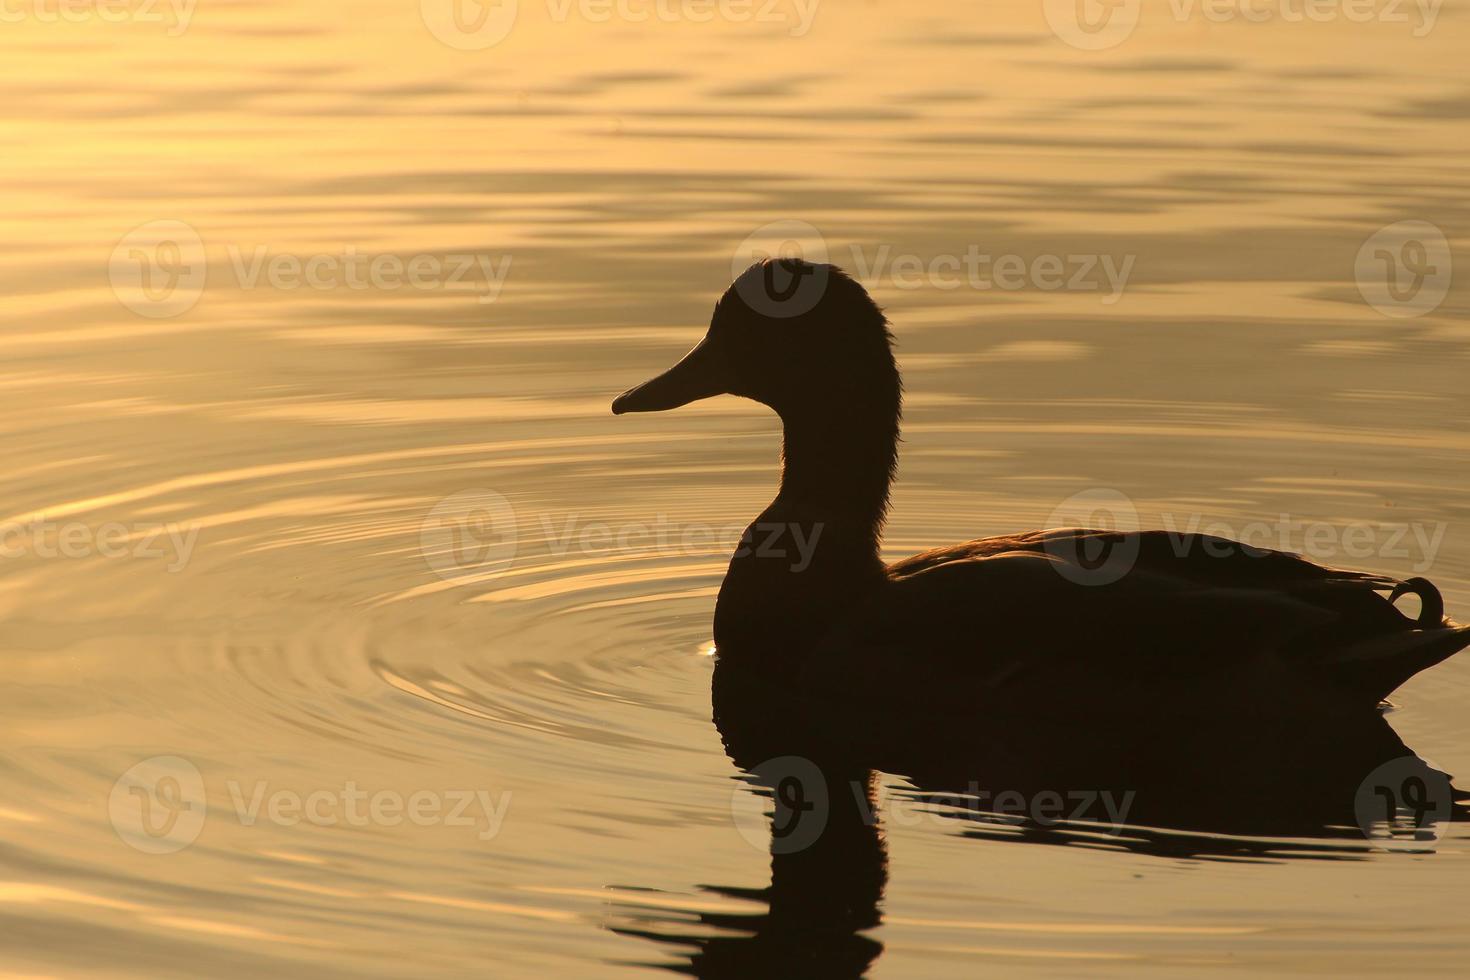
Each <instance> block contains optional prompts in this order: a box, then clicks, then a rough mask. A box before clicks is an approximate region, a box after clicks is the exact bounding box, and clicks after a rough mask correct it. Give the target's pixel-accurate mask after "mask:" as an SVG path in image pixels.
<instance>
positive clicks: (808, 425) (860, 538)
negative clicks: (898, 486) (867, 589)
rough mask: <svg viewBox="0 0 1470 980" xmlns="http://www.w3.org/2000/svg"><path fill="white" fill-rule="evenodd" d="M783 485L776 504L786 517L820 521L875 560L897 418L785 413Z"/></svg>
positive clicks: (894, 462) (826, 530)
mask: <svg viewBox="0 0 1470 980" xmlns="http://www.w3.org/2000/svg"><path fill="white" fill-rule="evenodd" d="M782 421H783V425H784V438H783V442H782V446H781V464H782V465H781V490H780V493H779V494H778V495H777V497H776V500H775V502H774V503H773V504H772V509H773V510H779V511H780V516H781V517H782V519H784V520H789V521H799V522H802V523H812V524H817V525H821V526H822V528H823V531H822V533H823V534H824V535H826V534H832V535H834V536H840V538H841V541H840V542H836V543H840V544H842V545H843V546H844V547H843V551H844V552H845V553H847V555H848V556H849V557H851V556H852V552H853V551H854V550H858V551H861V552H862V553H864V555H865V556H866V555H870V556H871V557H872V558H873V559H874V560H876V559H877V556H878V548H879V545H880V543H881V540H882V534H883V521H884V518H885V517H886V515H887V513H888V491H889V485H890V484H891V483H892V481H893V473H894V469H895V467H896V466H897V462H898V420H897V418H895V417H892V416H879V417H876V418H867V419H864V418H860V417H853V416H851V415H848V416H843V417H836V416H819V417H797V418H783V420H782Z"/></svg>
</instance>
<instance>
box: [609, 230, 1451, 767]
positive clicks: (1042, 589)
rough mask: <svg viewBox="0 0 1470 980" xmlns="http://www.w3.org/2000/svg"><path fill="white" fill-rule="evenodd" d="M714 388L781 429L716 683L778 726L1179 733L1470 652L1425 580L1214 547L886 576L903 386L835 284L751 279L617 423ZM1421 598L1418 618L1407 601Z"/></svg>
mask: <svg viewBox="0 0 1470 980" xmlns="http://www.w3.org/2000/svg"><path fill="white" fill-rule="evenodd" d="M718 394H734V395H739V396H742V397H745V398H750V399H754V400H755V401H757V402H760V403H762V404H764V405H767V406H769V407H770V408H772V409H774V410H775V412H776V413H777V414H778V415H779V416H780V418H781V421H782V423H783V427H784V445H783V451H782V473H781V485H780V491H779V492H778V494H777V495H776V499H775V500H774V501H772V502H771V504H770V506H769V507H767V508H766V510H765V511H764V512H763V513H762V514H761V515H760V516H759V517H758V518H757V519H756V521H755V522H754V523H753V524H751V526H750V527H749V528H748V529H747V531H746V534H745V537H744V539H743V540H742V543H741V546H740V548H739V549H738V550H737V551H736V553H735V555H734V557H733V558H732V559H731V562H730V566H729V570H728V572H727V573H726V576H725V580H724V583H723V585H722V587H721V589H720V593H719V599H718V601H717V604H716V609H715V619H714V638H715V645H716V649H717V652H718V657H719V663H720V665H721V668H722V669H723V670H725V671H726V672H727V674H731V675H734V674H740V675H744V676H746V677H748V678H749V680H750V682H751V683H753V684H758V685H760V686H761V687H762V688H763V690H764V691H766V692H767V694H768V695H770V694H771V692H778V695H777V700H776V701H775V702H773V703H771V704H768V705H767V709H766V710H768V711H772V712H776V713H783V714H786V715H793V714H799V715H803V716H810V717H811V718H815V719H818V720H817V721H814V722H813V724H814V725H815V726H816V727H822V726H823V725H824V724H825V723H824V722H822V721H820V718H821V715H822V712H821V711H820V710H817V709H816V708H814V707H813V706H814V705H817V704H819V703H826V704H828V705H829V706H831V716H832V717H833V718H835V717H836V716H837V715H839V714H846V715H849V716H850V715H851V713H852V712H853V711H854V710H858V711H861V712H864V716H865V717H866V718H867V719H868V721H869V726H868V727H869V729H870V732H869V734H870V741H871V742H872V744H874V745H881V744H884V743H885V742H886V741H890V740H893V739H903V738H905V737H907V738H908V739H910V740H915V739H917V740H923V739H925V738H928V737H930V736H934V735H937V734H938V733H937V732H936V731H929V730H926V726H933V725H938V724H942V723H944V720H946V719H948V720H950V721H952V720H954V719H956V718H959V719H964V718H974V717H976V716H977V715H980V714H984V715H985V716H986V717H987V718H988V719H989V720H990V721H991V722H992V723H998V722H1000V721H1003V720H1005V719H1007V718H1010V719H1013V720H1014V721H1015V722H1016V723H1017V724H1019V725H1027V726H1030V727H1032V728H1034V727H1036V725H1037V722H1038V717H1039V714H1038V713H1040V717H1045V716H1052V717H1057V718H1061V717H1066V718H1072V719H1075V718H1076V717H1077V716H1078V714H1079V713H1085V714H1090V715H1091V716H1093V717H1096V718H1098V719H1099V721H1107V720H1109V719H1116V718H1119V717H1122V716H1124V715H1127V716H1129V717H1136V716H1137V714H1138V712H1139V711H1140V710H1141V709H1142V708H1144V707H1147V708H1148V709H1149V710H1150V711H1151V712H1152V711H1157V712H1163V713H1165V714H1166V715H1167V713H1169V712H1173V713H1174V714H1175V715H1176V716H1177V720H1178V723H1179V724H1181V725H1187V724H1189V723H1190V719H1191V718H1193V717H1194V716H1196V715H1197V714H1198V713H1199V712H1201V711H1202V710H1208V709H1218V710H1220V711H1223V712H1227V713H1241V712H1244V713H1248V714H1252V715H1257V716H1265V715H1280V714H1293V713H1299V712H1302V711H1304V710H1316V709H1321V711H1324V712H1328V713H1331V712H1334V711H1338V710H1349V709H1371V708H1373V707H1376V706H1377V705H1378V704H1379V702H1380V701H1381V700H1382V699H1384V698H1386V697H1387V696H1388V695H1389V694H1390V693H1391V692H1392V691H1393V690H1394V689H1395V688H1397V687H1398V686H1399V685H1401V684H1402V683H1403V682H1404V681H1406V680H1407V679H1408V678H1410V677H1411V676H1413V675H1414V674H1416V673H1418V672H1419V671H1421V670H1423V669H1425V668H1427V667H1429V666H1432V665H1433V664H1436V663H1438V662H1439V661H1441V660H1443V659H1445V658H1446V657H1449V656H1450V655H1452V654H1453V653H1455V652H1456V651H1458V650H1460V649H1461V648H1463V647H1465V646H1466V645H1470V627H1462V626H1457V625H1455V624H1453V623H1451V622H1450V621H1448V620H1447V619H1445V618H1444V607H1443V602H1442V600H1441V598H1440V594H1439V592H1438V590H1437V589H1435V587H1434V586H1433V585H1432V584H1430V583H1429V582H1427V581H1425V580H1424V579H1422V578H1409V579H1404V580H1399V579H1394V578H1390V577H1387V576H1384V575H1378V574H1371V573H1366V572H1357V571H1348V570H1343V569H1336V568H1327V567H1324V566H1321V565H1318V564H1316V563H1314V562H1311V561H1309V560H1307V559H1305V558H1302V557H1299V556H1297V555H1293V554H1287V553H1284V552H1278V551H1269V550H1265V549H1260V548H1255V547H1250V546H1247V545H1243V544H1240V543H1237V542H1234V541H1230V540H1227V539H1224V538H1219V537H1214V536H1210V535H1204V534H1178V533H1174V532H1164V531H1141V532H1122V531H1109V530H1091V529H1085V528H1054V529H1050V530H1042V531H1030V532H1025V533H1019V534H1013V535H1006V536H1002V537H992V538H982V539H979V540H974V541H967V542H964V543H962V544H955V545H949V546H947V547H942V548H937V549H935V550H932V551H928V552H924V553H923V554H919V555H915V556H913V557H911V558H907V559H904V560H902V561H899V562H897V563H895V564H892V565H885V564H884V562H883V561H882V559H881V558H880V556H879V544H880V538H881V534H882V528H883V523H884V518H885V516H886V513H887V510H888V500H889V486H890V483H891V482H892V480H893V477H894V474H895V470H896V464H897V445H898V436H899V418H900V413H901V394H902V385H901V382H900V379H899V373H898V368H897V365H896V363H895V360H894V356H893V350H892V336H891V334H890V332H889V325H888V321H887V319H886V317H885V316H884V314H883V312H882V311H881V310H880V309H879V308H878V306H877V305H876V304H875V303H874V302H873V300H872V299H871V298H870V297H869V296H868V294H867V292H866V291H865V290H864V289H863V288H862V286H861V285H859V284H858V283H857V282H855V281H854V280H853V279H851V278H849V277H848V276H847V275H846V274H845V273H843V272H842V271H841V270H840V269H837V268H835V267H833V266H829V265H814V264H811V263H807V262H804V261H801V260H793V259H778V260H767V261H765V262H761V263H757V264H756V265H753V266H752V267H751V268H750V269H748V270H747V271H745V272H744V273H743V274H741V276H740V277H739V278H738V279H736V281H735V282H734V283H733V284H732V285H731V286H730V288H729V289H728V290H726V292H725V294H724V295H723V296H722V297H721V298H720V300H719V302H718V303H717V304H716V305H715V309H714V314H713V317H712V319H711V322H710V326H709V331H708V333H707V334H706V336H705V338H704V339H703V340H702V341H701V342H700V343H699V344H698V345H697V346H696V347H695V348H694V349H693V350H691V351H690V352H689V353H688V354H687V355H686V356H685V357H684V359H683V360H681V361H680V362H679V363H678V364H676V365H675V366H674V367H672V368H670V369H669V370H668V371H666V372H665V373H663V374H661V375H659V376H658V377H656V378H654V379H652V380H651V381H648V382H646V383H644V384H642V385H639V386H637V387H635V388H632V389H630V390H629V391H627V392H624V393H623V394H622V395H620V396H619V397H618V398H617V399H616V400H615V401H614V402H613V406H612V408H613V412H614V413H615V414H623V413H625V412H652V411H662V410H665V409H671V408H676V407H678V406H680V405H684V404H687V403H689V402H692V401H695V400H697V399H701V398H708V397H711V396H713V395H718ZM1408 594H1412V595H1415V596H1417V597H1418V600H1419V604H1420V610H1419V612H1418V614H1417V615H1415V616H1412V617H1411V616H1407V615H1405V614H1403V613H1402V612H1401V611H1400V610H1399V609H1398V608H1397V606H1396V605H1395V603H1396V602H1397V601H1398V600H1399V599H1400V598H1402V597H1403V596H1405V595H1408ZM772 682H776V683H772ZM739 686H740V684H739V683H738V682H734V683H732V689H733V688H738V687H739ZM780 697H785V698H787V699H788V701H787V703H786V706H785V707H784V708H783V707H782V703H781V701H780V700H779V698H780ZM767 700H769V697H768V698H767ZM718 708H719V705H718V699H717V704H716V709H717V712H718ZM826 727H828V728H830V727H831V726H830V725H828V726H826ZM814 737H816V736H814ZM838 738H840V740H842V741H850V740H851V732H850V731H848V730H846V729H844V730H843V732H842V734H841V735H840V736H839V737H838ZM864 761H866V760H864Z"/></svg>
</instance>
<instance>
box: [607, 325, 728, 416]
mask: <svg viewBox="0 0 1470 980" xmlns="http://www.w3.org/2000/svg"><path fill="white" fill-rule="evenodd" d="M727 375H728V370H727V368H726V366H725V358H724V356H723V355H722V354H721V352H720V350H719V348H717V347H716V346H715V344H714V342H713V341H711V340H710V338H709V337H705V338H704V339H703V340H701V341H700V342H699V345H698V346H697V347H695V348H694V349H693V350H692V351H690V352H689V353H687V354H685V355H684V359H683V360H681V361H680V362H679V363H678V364H675V365H674V366H673V367H671V368H669V369H668V370H667V371H665V372H664V373H663V374H660V375H659V376H658V377H656V378H653V379H652V380H650V381H645V382H643V383H642V384H641V385H639V386H638V387H636V388H629V389H628V390H627V391H625V392H623V393H622V394H621V395H619V396H618V397H617V398H616V399H615V400H614V401H613V403H612V410H613V414H614V415H622V414H624V413H625V412H665V411H668V410H669V409H671V408H678V407H679V406H680V405H688V404H689V403H690V402H696V401H699V400H700V399H701V398H711V397H713V396H715V395H723V394H726V393H727V392H728V391H729V385H728V381H727Z"/></svg>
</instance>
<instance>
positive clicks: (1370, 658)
mask: <svg viewBox="0 0 1470 980" xmlns="http://www.w3.org/2000/svg"><path fill="white" fill-rule="evenodd" d="M1467 646H1470V626H1456V625H1454V624H1452V623H1447V622H1441V623H1440V624H1439V625H1437V626H1434V627H1430V628H1428V629H1424V628H1419V629H1411V630H1404V631H1402V632H1396V633H1384V634H1380V635H1378V636H1374V637H1370V638H1368V639H1365V640H1362V641H1360V642H1358V643H1354V644H1352V645H1351V646H1349V647H1347V648H1345V649H1343V650H1340V651H1338V652H1337V653H1335V654H1334V655H1333V656H1332V658H1331V660H1329V661H1328V662H1327V663H1326V664H1324V666H1325V667H1327V668H1328V669H1329V670H1330V671H1331V674H1332V676H1333V679H1334V680H1335V681H1337V683H1339V684H1341V685H1342V686H1344V687H1347V688H1348V689H1350V690H1352V691H1354V692H1356V693H1358V694H1360V695H1362V696H1363V698H1365V699H1370V698H1371V699H1372V701H1373V702H1374V703H1377V702H1380V701H1383V700H1385V699H1386V698H1387V697H1388V696H1389V695H1390V694H1392V693H1393V692H1394V691H1395V690H1396V689H1398V688H1399V687H1400V686H1402V685H1403V683H1404V682H1405V681H1407V680H1408V679H1409V678H1410V677H1413V676H1414V675H1415V674H1417V673H1419V672H1420V671H1421V670H1427V669H1429V668H1430V667H1433V666H1434V665H1435V664H1437V663H1439V662H1440V661H1442V660H1448V659H1449V658H1450V657H1452V656H1454V655H1455V654H1457V653H1459V652H1460V651H1461V650H1463V649H1465V647H1467Z"/></svg>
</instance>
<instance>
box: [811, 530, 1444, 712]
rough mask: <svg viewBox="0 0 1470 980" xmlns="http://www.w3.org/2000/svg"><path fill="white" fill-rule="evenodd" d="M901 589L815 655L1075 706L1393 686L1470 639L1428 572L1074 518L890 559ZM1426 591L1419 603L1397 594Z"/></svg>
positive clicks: (862, 683)
mask: <svg viewBox="0 0 1470 980" xmlns="http://www.w3.org/2000/svg"><path fill="white" fill-rule="evenodd" d="M889 577H890V581H891V584H890V587H889V589H888V592H887V595H886V596H885V599H884V601H882V602H881V603H878V604H876V605H875V606H874V607H873V608H872V609H871V610H870V611H868V612H866V613H865V614H864V615H862V616H860V617H857V618H855V619H854V620H852V621H850V622H849V623H847V624H845V625H844V626H843V627H842V628H839V629H838V630H836V631H834V633H833V634H832V635H830V636H829V638H828V640H827V641H825V642H824V643H823V649H822V650H821V651H819V656H817V657H814V658H813V659H812V661H811V663H810V667H811V668H812V669H814V670H820V671H823V672H824V673H825V674H826V675H827V676H828V677H829V678H830V677H831V676H832V675H833V673H836V672H838V668H839V667H840V674H841V676H842V677H844V679H845V680H844V683H845V684H846V685H847V686H848V687H849V688H853V687H861V688H867V689H868V690H869V691H870V692H871V693H872V694H874V695H875V696H876V695H877V693H878V692H879V691H882V692H885V693H884V696H885V697H892V696H895V695H901V694H903V693H905V692H906V693H907V694H908V695H909V696H910V697H912V698H915V699H919V700H926V701H931V702H942V701H946V700H955V699H958V698H965V697H968V698H972V699H973V698H974V697H976V696H977V694H978V693H981V692H983V694H984V696H985V697H986V698H988V699H990V701H992V702H993V703H998V702H1000V701H1004V702H1005V703H1007V704H1029V703H1032V702H1036V701H1038V700H1044V701H1045V702H1047V703H1049V704H1051V705H1053V706H1057V705H1062V704H1065V703H1066V702H1067V701H1069V700H1078V701H1096V700H1097V699H1099V698H1109V697H1114V698H1119V697H1121V698H1136V697H1139V696H1150V695H1153V696H1157V697H1159V698H1163V699H1171V698H1172V699H1174V700H1181V699H1183V700H1186V701H1188V702H1192V703H1198V702H1199V701H1200V700H1201V698H1202V697H1203V698H1204V699H1205V700H1207V701H1213V702H1217V703H1220V704H1229V705H1238V704H1240V703H1241V702H1242V701H1249V702H1250V703H1252V704H1253V705H1255V706H1257V707H1259V706H1260V705H1261V704H1262V702H1263V701H1266V700H1270V699H1272V698H1277V699H1280V701H1281V707H1283V708H1285V709H1287V710H1290V708H1291V705H1292V704H1293V703H1300V702H1302V701H1303V700H1304V699H1311V698H1316V697H1320V698H1324V699H1333V698H1336V699H1339V700H1341V699H1342V697H1343V695H1344V694H1345V695H1346V696H1347V698H1348V699H1351V700H1358V701H1363V702H1366V703H1377V702H1378V701H1379V700H1381V699H1382V698H1384V697H1386V696H1387V695H1388V694H1389V693H1390V692H1392V690H1393V689H1394V688H1396V687H1398V686H1399V685H1400V684H1402V683H1403V682H1404V681H1405V680H1407V679H1408V678H1409V677H1411V676H1413V675H1414V674H1415V673H1417V672H1418V671H1420V670H1423V669H1424V668H1426V667H1428V666H1431V665H1432V664H1434V663H1438V662H1439V661H1440V660H1443V659H1445V658H1446V657H1448V656H1450V655H1451V654H1453V653H1454V652H1456V651H1457V650H1459V649H1461V648H1463V647H1464V646H1466V645H1470V628H1462V627H1456V626H1455V625H1454V624H1451V623H1449V622H1448V621H1446V620H1445V619H1444V615H1443V602H1442V600H1441V599H1440V596H1439V592H1438V591H1437V590H1436V589H1435V588H1434V586H1433V585H1431V584H1430V583H1428V582H1427V581H1425V580H1423V579H1409V580H1405V581H1400V580H1397V579H1393V578H1390V577H1387V576H1383V575H1375V574H1371V573H1365V572H1354V571H1348V570H1343V569H1335V568H1328V567H1325V566H1322V565H1318V564H1316V563H1315V562H1311V561H1308V560H1307V559H1305V558H1302V557H1300V556H1298V555H1292V554H1288V553H1285V552H1279V551H1269V550H1265V549H1261V548H1254V547H1250V546H1247V545H1243V544H1240V543H1238V542H1234V541H1230V540H1229V539H1226V538H1219V537H1215V536H1212V535H1199V534H1180V533H1174V532H1166V531H1143V532H1117V531H1100V530H1092V529H1084V528H1059V529H1052V530H1047V531H1036V532H1031V533H1028V534H1020V535H1009V536H1004V537H996V538H984V539H979V540H976V541H969V542H965V543H963V544H959V545H954V546H951V547H948V548H943V549H938V550H935V551H929V552H925V553H923V554H920V555H915V556H913V557H912V558H908V559H905V560H904V561H901V562H898V563H896V564H894V565H892V566H890V568H889ZM1409 593H1412V594H1415V595H1417V596H1418V597H1419V599H1420V603H1421V612H1420V614H1419V615H1418V616H1417V617H1414V618H1410V617H1408V616H1405V615H1404V614H1403V613H1401V612H1400V611H1399V610H1398V609H1397V608H1396V607H1395V605H1394V602H1395V601H1396V600H1397V599H1399V598H1400V597H1401V596H1403V595H1405V594H1409Z"/></svg>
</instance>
